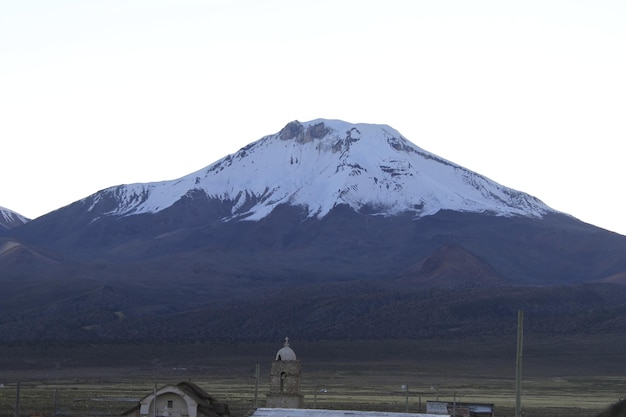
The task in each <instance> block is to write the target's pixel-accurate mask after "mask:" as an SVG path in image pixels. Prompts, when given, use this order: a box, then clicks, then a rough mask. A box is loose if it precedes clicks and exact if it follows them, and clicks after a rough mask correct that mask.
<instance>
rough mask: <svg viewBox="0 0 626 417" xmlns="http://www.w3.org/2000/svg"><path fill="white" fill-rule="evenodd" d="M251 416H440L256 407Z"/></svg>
mask: <svg viewBox="0 0 626 417" xmlns="http://www.w3.org/2000/svg"><path fill="white" fill-rule="evenodd" d="M251 417H442V416H441V415H440V414H438V415H434V414H415V413H392V412H384V411H351V410H323V409H317V408H316V409H310V408H299V409H294V408H291V409H290V408H257V410H256V411H255V412H254V414H252V416H251ZM448 417H449V416H448Z"/></svg>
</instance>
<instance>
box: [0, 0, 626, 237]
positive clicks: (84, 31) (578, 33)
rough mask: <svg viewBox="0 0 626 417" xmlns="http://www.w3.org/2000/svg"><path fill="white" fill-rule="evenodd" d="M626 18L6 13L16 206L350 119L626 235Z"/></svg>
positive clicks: (490, 4)
mask: <svg viewBox="0 0 626 417" xmlns="http://www.w3.org/2000/svg"><path fill="white" fill-rule="evenodd" d="M625 22H626V2H624V1H622V0H615V1H607V0H588V1H577V0H567V1H565V0H564V1H555V0H540V1H534V0H523V1H522V0H520V1H507V0H497V1H482V0H472V1H468V0H459V1H446V0H427V1H419V0H406V1H400V0H384V1H383V0H378V1H367V0H354V1H351V0H310V1H301V0H284V1H279V0H262V1H259V0H223V1H219V0H204V1H200V0H197V1H191V0H137V1H133V0H76V1H69V0H54V1H53V0H46V1H44V0H41V1H37V0H20V1H10V0H0V138H2V144H1V147H0V156H1V158H0V191H1V192H0V206H3V207H6V208H9V209H11V210H14V211H17V212H18V213H20V214H23V215H25V216H27V217H31V218H34V217H37V216H40V215H43V214H45V213H48V212H50V211H52V210H54V209H57V208H59V207H62V206H65V205H67V204H70V203H72V202H74V201H76V200H79V199H81V198H83V197H86V196H88V195H90V194H93V193H94V192H96V191H98V190H100V189H103V188H107V187H110V186H114V185H119V184H124V183H134V182H151V181H161V180H169V179H175V178H178V177H181V176H184V175H186V174H189V173H191V172H193V171H195V170H197V169H200V168H202V167H205V166H207V165H209V164H211V163H212V162H214V161H216V160H217V159H219V158H221V157H223V156H225V155H227V154H230V153H234V152H236V151H237V150H238V149H239V148H241V147H242V146H245V145H246V144H248V143H250V142H252V141H254V140H257V139H259V138H261V137H262V136H265V135H267V134H271V133H275V132H277V131H279V130H280V129H281V128H282V127H283V126H284V125H285V124H286V123H288V122H289V121H291V120H296V119H297V120H300V121H307V120H312V119H316V118H332V119H342V120H346V121H349V122H355V123H360V122H363V123H383V124H388V125H391V126H392V127H394V128H395V129H397V130H399V131H400V132H401V133H402V134H403V135H404V136H405V137H406V138H407V139H409V140H410V141H411V142H413V143H415V144H416V145H417V146H420V147H422V148H424V149H426V150H428V151H430V152H433V153H435V154H437V155H439V156H441V157H443V158H446V159H448V160H451V161H453V162H455V163H457V164H460V165H462V166H464V167H466V168H469V169H471V170H474V171H476V172H478V173H480V174H483V175H485V176H487V177H489V178H491V179H492V180H494V181H497V182H499V183H501V184H503V185H506V186H508V187H512V188H515V189H517V190H520V191H524V192H527V193H529V194H531V195H533V196H536V197H538V198H539V199H541V200H543V201H544V202H545V203H546V204H548V205H549V206H551V207H553V208H555V209H557V210H561V211H563V212H566V213H568V214H571V215H573V216H575V217H577V218H579V219H580V220H583V221H585V222H588V223H592V224H595V225H597V226H600V227H603V228H606V229H609V230H612V231H616V232H619V233H621V234H626V217H625V216H624V204H623V203H624V201H625V200H626V197H625V192H624V186H623V179H624V177H625V176H624V165H625V164H624V161H623V159H624V157H623V143H624V140H625V139H626V75H625V74H626V24H625Z"/></svg>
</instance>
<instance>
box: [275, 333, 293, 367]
mask: <svg viewBox="0 0 626 417" xmlns="http://www.w3.org/2000/svg"><path fill="white" fill-rule="evenodd" d="M276 360H277V361H295V360H296V353H295V352H294V351H293V349H291V348H290V347H289V338H288V337H285V345H284V346H283V347H282V348H280V350H279V351H278V352H277V353H276Z"/></svg>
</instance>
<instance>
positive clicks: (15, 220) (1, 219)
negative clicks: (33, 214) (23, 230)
mask: <svg viewBox="0 0 626 417" xmlns="http://www.w3.org/2000/svg"><path fill="white" fill-rule="evenodd" d="M29 221H30V219H27V218H26V217H24V216H22V215H21V214H19V213H16V212H14V211H13V210H9V209H7V208H4V207H0V229H1V228H3V227H4V228H5V229H12V228H13V227H16V226H20V225H22V224H24V223H28V222H29Z"/></svg>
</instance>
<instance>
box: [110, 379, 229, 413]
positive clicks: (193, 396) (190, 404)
mask: <svg viewBox="0 0 626 417" xmlns="http://www.w3.org/2000/svg"><path fill="white" fill-rule="evenodd" d="M155 399H156V401H155ZM155 406H156V410H155ZM154 416H157V417H229V416H230V411H229V410H228V404H225V403H220V402H217V401H216V400H215V399H214V398H213V397H211V396H210V395H209V394H207V393H206V392H205V391H204V390H202V388H200V387H199V386H197V385H196V384H194V383H192V382H180V383H178V384H176V385H166V386H164V387H162V388H159V389H155V391H154V392H152V393H150V394H149V395H146V396H145V397H143V398H142V399H141V400H139V404H137V405H136V406H134V407H133V408H131V409H129V410H128V411H126V412H124V413H123V414H122V417H154Z"/></svg>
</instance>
